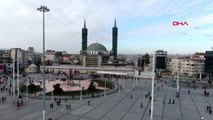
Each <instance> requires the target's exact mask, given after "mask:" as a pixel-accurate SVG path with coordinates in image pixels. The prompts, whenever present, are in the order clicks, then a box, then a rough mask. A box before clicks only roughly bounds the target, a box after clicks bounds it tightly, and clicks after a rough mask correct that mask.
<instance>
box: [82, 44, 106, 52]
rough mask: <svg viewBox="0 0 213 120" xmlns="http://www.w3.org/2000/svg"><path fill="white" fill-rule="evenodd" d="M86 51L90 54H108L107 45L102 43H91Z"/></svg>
mask: <svg viewBox="0 0 213 120" xmlns="http://www.w3.org/2000/svg"><path fill="white" fill-rule="evenodd" d="M86 52H87V53H89V54H108V51H107V49H106V47H104V45H102V44H100V43H93V44H91V45H90V46H88V48H87V50H86Z"/></svg>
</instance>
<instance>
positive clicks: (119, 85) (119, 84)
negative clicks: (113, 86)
mask: <svg viewBox="0 0 213 120" xmlns="http://www.w3.org/2000/svg"><path fill="white" fill-rule="evenodd" d="M118 87H119V92H121V83H120V78H118Z"/></svg>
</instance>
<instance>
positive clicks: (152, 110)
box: [150, 52, 156, 120]
mask: <svg viewBox="0 0 213 120" xmlns="http://www.w3.org/2000/svg"><path fill="white" fill-rule="evenodd" d="M155 59H156V58H155V52H154V54H153V68H152V92H151V116H150V120H153V113H154V82H155Z"/></svg>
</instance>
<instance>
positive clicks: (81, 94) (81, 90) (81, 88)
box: [79, 80, 82, 100]
mask: <svg viewBox="0 0 213 120" xmlns="http://www.w3.org/2000/svg"><path fill="white" fill-rule="evenodd" d="M79 87H80V100H82V86H81V81H80V80H79Z"/></svg>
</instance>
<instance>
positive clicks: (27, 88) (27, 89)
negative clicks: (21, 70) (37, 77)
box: [26, 76, 29, 100]
mask: <svg viewBox="0 0 213 120" xmlns="http://www.w3.org/2000/svg"><path fill="white" fill-rule="evenodd" d="M28 81H29V77H28V76H27V81H26V92H27V94H26V96H27V97H26V99H27V100H28V95H29V94H28Z"/></svg>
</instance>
